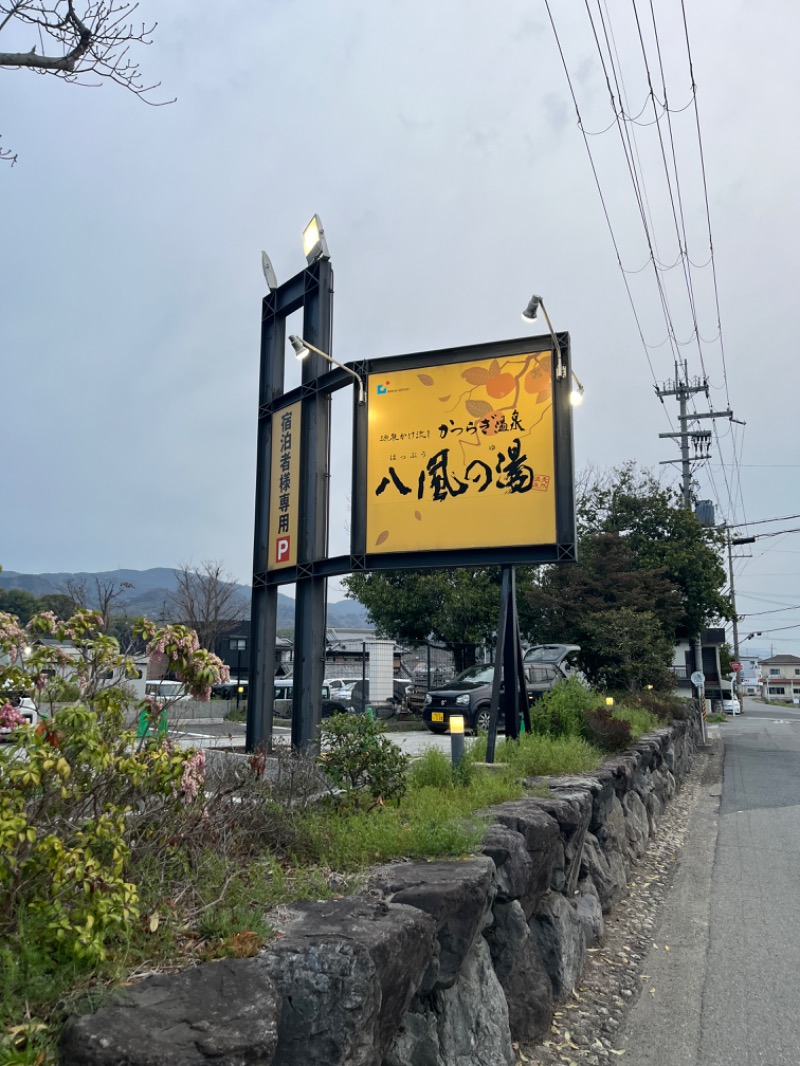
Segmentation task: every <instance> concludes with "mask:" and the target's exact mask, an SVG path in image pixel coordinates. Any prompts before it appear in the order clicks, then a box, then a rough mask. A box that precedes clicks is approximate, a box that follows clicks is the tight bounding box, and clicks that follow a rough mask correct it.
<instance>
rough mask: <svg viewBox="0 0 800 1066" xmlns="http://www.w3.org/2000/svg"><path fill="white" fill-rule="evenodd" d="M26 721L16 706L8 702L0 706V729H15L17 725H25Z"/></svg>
mask: <svg viewBox="0 0 800 1066" xmlns="http://www.w3.org/2000/svg"><path fill="white" fill-rule="evenodd" d="M26 724H27V722H26V720H25V718H24V717H23V715H21V714H20V713H19V711H18V710H17V708H16V707H12V706H11V704H10V703H6V704H4V705H3V706H2V707H0V729H16V728H17V726H20V725H26Z"/></svg>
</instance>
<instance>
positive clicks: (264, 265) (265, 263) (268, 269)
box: [261, 251, 278, 292]
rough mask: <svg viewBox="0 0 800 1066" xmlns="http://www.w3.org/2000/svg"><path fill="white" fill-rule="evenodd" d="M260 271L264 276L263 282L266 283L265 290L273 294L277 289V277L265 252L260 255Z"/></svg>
mask: <svg viewBox="0 0 800 1066" xmlns="http://www.w3.org/2000/svg"><path fill="white" fill-rule="evenodd" d="M261 270H262V272H263V274H264V281H266V283H267V288H268V289H269V291H270V292H275V290H276V289H277V287H278V277H277V274H276V273H275V270H274V268H273V266H272V261H271V260H270V257H269V256H268V255H267V253H266V252H264V251H262V253H261Z"/></svg>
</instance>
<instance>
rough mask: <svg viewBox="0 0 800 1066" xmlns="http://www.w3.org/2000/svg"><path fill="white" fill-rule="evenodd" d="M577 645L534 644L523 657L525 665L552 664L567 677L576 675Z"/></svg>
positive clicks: (578, 651) (578, 646)
mask: <svg viewBox="0 0 800 1066" xmlns="http://www.w3.org/2000/svg"><path fill="white" fill-rule="evenodd" d="M580 650H581V649H580V645H579V644H534V646H533V647H532V648H528V650H527V651H526V652H525V655H524V661H525V662H526V663H553V665H554V666H557V667H559V668H560V669H561V672H562V673H564V674H565V675H566V676H567V677H569V675H570V674H572V673H576V672H578V670H579V667H578V654H579V653H580Z"/></svg>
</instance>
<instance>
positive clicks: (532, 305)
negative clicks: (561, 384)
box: [522, 296, 567, 380]
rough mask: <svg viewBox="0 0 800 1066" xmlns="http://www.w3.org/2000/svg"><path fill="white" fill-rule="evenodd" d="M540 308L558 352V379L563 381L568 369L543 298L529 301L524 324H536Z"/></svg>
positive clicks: (536, 297)
mask: <svg viewBox="0 0 800 1066" xmlns="http://www.w3.org/2000/svg"><path fill="white" fill-rule="evenodd" d="M539 308H541V310H542V314H543V315H544V320H545V322H546V323H547V328H548V329H549V330H550V339H551V340H552V342H553V347H554V348H555V351H556V378H557V379H559V380H560V379H561V378H565V377H566V376H567V368H566V367H565V366H564V362H563V360H562V358H561V345H560V344H559V343H558V338H557V337H556V335H555V331H554V330H553V324H552V322H551V321H550V316H549V315H548V313H547V308H546V307H545V306H544V300H543V299H542V298H541V296H531V298H530V300H528V306H527V307H526V308H525V310H524V311H523V312H522V320H523V322H535V321H536V316H537V315H538V313H539Z"/></svg>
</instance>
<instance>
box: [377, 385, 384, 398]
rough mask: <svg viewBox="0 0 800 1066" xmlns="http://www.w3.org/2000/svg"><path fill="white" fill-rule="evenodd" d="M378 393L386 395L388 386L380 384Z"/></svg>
mask: <svg viewBox="0 0 800 1066" xmlns="http://www.w3.org/2000/svg"><path fill="white" fill-rule="evenodd" d="M378 395H379V396H385V395H386V386H385V385H379V386H378Z"/></svg>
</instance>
